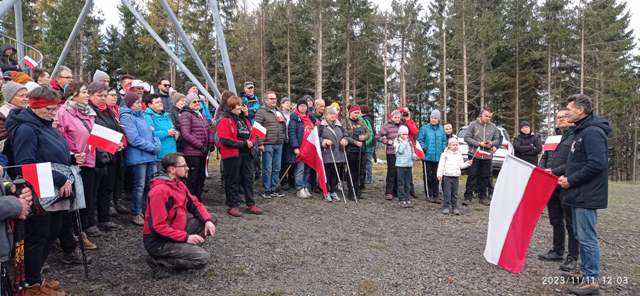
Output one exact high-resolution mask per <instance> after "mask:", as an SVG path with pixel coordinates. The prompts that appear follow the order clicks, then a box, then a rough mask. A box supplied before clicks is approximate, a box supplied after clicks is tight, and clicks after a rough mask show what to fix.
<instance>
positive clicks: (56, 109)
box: [44, 106, 58, 113]
mask: <svg viewBox="0 0 640 296" xmlns="http://www.w3.org/2000/svg"><path fill="white" fill-rule="evenodd" d="M44 109H45V110H47V112H49V113H53V112H56V111H58V106H54V107H45V108H44Z"/></svg>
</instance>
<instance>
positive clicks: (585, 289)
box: [568, 281, 600, 295]
mask: <svg viewBox="0 0 640 296" xmlns="http://www.w3.org/2000/svg"><path fill="white" fill-rule="evenodd" d="M568 292H569V293H570V294H573V295H600V285H598V282H597V281H586V282H583V283H581V284H579V285H578V286H577V287H569V289H568Z"/></svg>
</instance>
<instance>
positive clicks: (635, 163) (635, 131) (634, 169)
mask: <svg viewBox="0 0 640 296" xmlns="http://www.w3.org/2000/svg"><path fill="white" fill-rule="evenodd" d="M636 109H638V108H637V107H636ZM636 114H637V111H636ZM635 121H636V122H635V125H634V127H633V167H632V168H631V170H632V172H633V182H634V183H637V182H638V140H639V139H638V118H637V116H636V120H635Z"/></svg>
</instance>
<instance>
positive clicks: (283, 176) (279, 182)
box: [276, 160, 297, 188]
mask: <svg viewBox="0 0 640 296" xmlns="http://www.w3.org/2000/svg"><path fill="white" fill-rule="evenodd" d="M296 162H297V160H294V162H292V163H290V164H289V166H288V167H287V169H286V170H284V174H282V177H280V180H279V181H278V186H276V187H277V188H280V184H281V183H282V180H284V178H285V177H286V176H287V174H288V173H289V170H290V169H291V167H292V166H293V165H294V164H295V163H296Z"/></svg>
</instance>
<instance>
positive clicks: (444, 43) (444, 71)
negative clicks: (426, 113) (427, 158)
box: [440, 17, 447, 122]
mask: <svg viewBox="0 0 640 296" xmlns="http://www.w3.org/2000/svg"><path fill="white" fill-rule="evenodd" d="M441 72H442V74H441V75H440V80H441V83H442V114H443V120H444V122H447V30H446V28H445V24H444V17H443V18H442V69H441Z"/></svg>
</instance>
